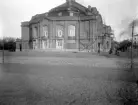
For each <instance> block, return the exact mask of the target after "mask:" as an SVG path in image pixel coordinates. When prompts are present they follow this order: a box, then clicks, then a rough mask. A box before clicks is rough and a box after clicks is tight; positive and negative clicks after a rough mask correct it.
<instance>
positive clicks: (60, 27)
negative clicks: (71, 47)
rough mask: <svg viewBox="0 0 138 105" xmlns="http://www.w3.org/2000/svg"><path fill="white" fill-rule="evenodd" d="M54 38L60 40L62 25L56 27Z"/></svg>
mask: <svg viewBox="0 0 138 105" xmlns="http://www.w3.org/2000/svg"><path fill="white" fill-rule="evenodd" d="M56 36H57V37H58V38H62V37H63V26H62V25H57V29H56Z"/></svg>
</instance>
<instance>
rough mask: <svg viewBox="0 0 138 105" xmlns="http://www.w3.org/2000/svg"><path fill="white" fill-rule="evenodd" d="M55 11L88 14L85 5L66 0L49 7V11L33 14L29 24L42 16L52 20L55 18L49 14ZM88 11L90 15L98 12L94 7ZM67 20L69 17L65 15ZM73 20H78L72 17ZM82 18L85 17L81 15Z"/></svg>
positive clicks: (37, 20) (73, 0)
mask: <svg viewBox="0 0 138 105" xmlns="http://www.w3.org/2000/svg"><path fill="white" fill-rule="evenodd" d="M57 11H74V12H80V13H83V14H85V16H88V11H89V9H88V8H86V7H85V6H83V5H81V4H79V3H77V2H76V1H75V0H67V1H66V2H65V3H63V4H61V5H59V6H57V7H55V8H53V9H51V10H50V11H49V12H46V13H42V14H37V15H35V16H33V17H32V19H31V20H30V22H29V23H30V24H33V23H38V22H39V21H41V20H43V19H44V18H46V19H48V20H52V19H53V20H55V17H51V16H50V14H51V13H54V12H57ZM89 12H90V13H91V14H90V15H91V16H92V17H94V16H95V14H97V13H98V12H97V9H96V7H92V8H91V11H89ZM65 17H67V16H65ZM59 18H60V17H59ZM61 18H62V17H61ZM61 18H60V19H61ZM89 18H90V17H86V19H89ZM60 19H59V20H60ZM92 19H94V18H92ZM67 20H70V18H69V17H67ZM71 20H72V19H71ZM74 20H78V19H77V18H75V17H74ZM82 20H85V18H84V17H82Z"/></svg>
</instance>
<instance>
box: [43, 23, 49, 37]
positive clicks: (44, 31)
mask: <svg viewBox="0 0 138 105" xmlns="http://www.w3.org/2000/svg"><path fill="white" fill-rule="evenodd" d="M43 36H44V37H48V27H47V26H43Z"/></svg>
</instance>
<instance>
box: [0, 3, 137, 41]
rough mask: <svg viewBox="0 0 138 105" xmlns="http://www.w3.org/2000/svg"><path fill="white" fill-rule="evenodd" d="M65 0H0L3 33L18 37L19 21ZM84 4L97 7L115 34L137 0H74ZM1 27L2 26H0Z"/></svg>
mask: <svg viewBox="0 0 138 105" xmlns="http://www.w3.org/2000/svg"><path fill="white" fill-rule="evenodd" d="M65 1H66V0H0V13H1V15H0V19H1V21H2V23H3V25H4V26H3V35H4V36H12V37H20V36H21V28H20V25H21V22H22V21H28V20H30V19H31V17H32V16H33V15H35V14H39V13H44V12H48V11H49V10H50V9H51V8H54V7H56V6H58V5H60V4H62V3H64V2H65ZM76 1H77V2H79V3H81V4H83V5H84V6H86V7H87V6H88V5H91V6H92V7H97V9H98V10H99V12H100V13H101V15H102V17H103V19H104V20H105V22H106V24H107V25H111V26H112V28H113V29H114V32H115V36H116V37H117V39H119V33H120V31H121V30H123V29H124V28H125V27H127V25H128V23H129V21H131V20H132V19H133V18H134V17H135V15H136V13H138V5H137V4H138V0H85V1H84V0H76ZM0 27H2V26H0Z"/></svg>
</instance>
